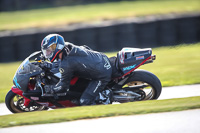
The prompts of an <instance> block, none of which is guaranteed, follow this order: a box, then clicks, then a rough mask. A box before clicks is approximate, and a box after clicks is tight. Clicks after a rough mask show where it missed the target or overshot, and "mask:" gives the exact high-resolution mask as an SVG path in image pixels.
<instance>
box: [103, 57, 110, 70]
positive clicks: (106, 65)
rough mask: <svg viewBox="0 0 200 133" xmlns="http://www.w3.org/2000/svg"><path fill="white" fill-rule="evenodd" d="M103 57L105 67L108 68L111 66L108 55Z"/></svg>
mask: <svg viewBox="0 0 200 133" xmlns="http://www.w3.org/2000/svg"><path fill="white" fill-rule="evenodd" d="M103 59H104V60H105V62H106V63H105V64H104V68H106V69H107V70H108V69H110V68H111V65H110V62H109V60H108V59H107V58H106V57H103Z"/></svg>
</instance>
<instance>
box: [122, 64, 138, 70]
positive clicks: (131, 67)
mask: <svg viewBox="0 0 200 133" xmlns="http://www.w3.org/2000/svg"><path fill="white" fill-rule="evenodd" d="M135 66H136V64H135V65H132V66H128V67H124V68H123V71H127V70H131V69H133V68H135Z"/></svg>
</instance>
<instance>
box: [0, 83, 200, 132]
mask: <svg viewBox="0 0 200 133" xmlns="http://www.w3.org/2000/svg"><path fill="white" fill-rule="evenodd" d="M191 96H200V84H197V85H186V86H175V87H165V88H163V91H162V94H161V96H160V98H159V99H160V100H161V99H171V98H181V97H191ZM6 114H11V113H10V112H9V111H8V110H7V108H6V107H5V104H0V115H6ZM199 116H200V109H196V110H188V111H179V112H167V113H156V114H146V115H135V116H119V117H110V118H100V119H89V120H78V121H72V122H63V123H54V124H42V125H33V126H20V127H11V128H2V129H0V133H12V132H16V131H17V132H20V133H27V132H29V133H36V132H42V133H51V132H67V133H80V132H83V133H85V132H87V133H93V132H95V133H102V132H106V133H107V132H115V133H123V132H126V133H147V132H148V133H161V132H162V133H169V132H170V133H177V132H181V133H191V132H192V133H200V127H199V123H200V117H199Z"/></svg>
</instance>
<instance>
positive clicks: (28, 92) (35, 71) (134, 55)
mask: <svg viewBox="0 0 200 133" xmlns="http://www.w3.org/2000/svg"><path fill="white" fill-rule="evenodd" d="M34 58H35V60H34ZM155 59H156V55H152V49H151V48H145V49H139V48H123V49H122V50H121V51H119V52H118V53H117V56H116V57H111V58H109V60H110V63H111V65H112V69H113V75H112V79H111V81H110V82H109V83H108V84H107V86H106V87H105V88H104V90H103V91H101V92H100V93H99V95H98V96H97V98H96V99H95V102H96V104H112V103H114V102H118V103H126V102H134V101H143V100H153V99H157V98H158V97H159V96H160V94H161V91H162V85H161V82H160V80H159V79H158V77H157V76H156V75H154V74H153V73H151V72H148V71H146V70H139V69H137V68H138V67H140V66H141V65H144V64H148V63H152V62H153V61H154V60H155ZM136 69H137V70H136ZM60 78H61V74H60V72H59V61H55V62H53V63H51V62H48V61H46V60H45V58H44V56H43V55H42V52H41V51H38V52H34V53H33V54H31V55H30V56H28V57H27V58H26V59H25V60H24V61H23V62H22V63H21V65H20V66H19V68H18V69H17V71H16V73H15V76H14V78H13V84H14V85H13V86H12V88H11V90H10V91H9V92H8V93H7V95H6V98H5V103H6V106H7V108H8V109H9V110H10V111H11V112H12V113H20V112H31V111H41V110H48V109H50V108H51V109H57V108H65V107H75V106H80V104H79V100H80V97H81V94H82V93H83V91H84V90H85V88H86V87H87V85H88V83H89V82H90V79H83V78H80V77H76V76H75V77H73V78H72V79H71V82H70V90H69V91H68V92H67V94H66V95H57V94H47V93H46V91H47V90H46V89H45V86H47V85H55V84H57V83H58V81H59V79H60Z"/></svg>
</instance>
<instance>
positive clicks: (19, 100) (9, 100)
mask: <svg viewBox="0 0 200 133" xmlns="http://www.w3.org/2000/svg"><path fill="white" fill-rule="evenodd" d="M5 103H6V106H7V108H8V109H9V110H10V111H11V112H12V113H22V112H33V111H41V110H47V109H46V108H45V107H44V106H39V105H31V106H29V107H25V106H24V98H23V97H22V96H20V95H18V94H16V93H14V92H12V90H10V91H9V92H8V93H7V95H6V98H5Z"/></svg>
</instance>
